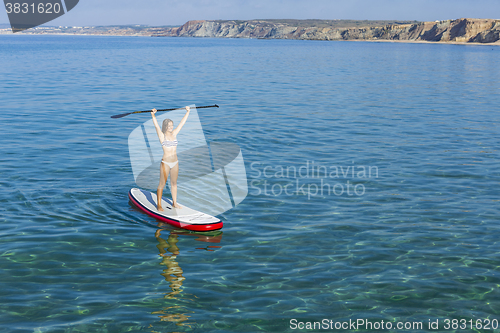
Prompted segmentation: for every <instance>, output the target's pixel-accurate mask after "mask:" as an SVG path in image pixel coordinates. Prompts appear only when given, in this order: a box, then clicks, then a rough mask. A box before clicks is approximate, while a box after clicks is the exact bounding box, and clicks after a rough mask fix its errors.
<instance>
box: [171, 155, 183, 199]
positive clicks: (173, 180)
mask: <svg viewBox="0 0 500 333" xmlns="http://www.w3.org/2000/svg"><path fill="white" fill-rule="evenodd" d="M178 176H179V162H177V164H176V165H175V166H174V167H173V168H172V169H170V192H171V193H172V201H173V204H172V206H173V207H174V208H182V207H181V206H179V205H178V204H177V177H178Z"/></svg>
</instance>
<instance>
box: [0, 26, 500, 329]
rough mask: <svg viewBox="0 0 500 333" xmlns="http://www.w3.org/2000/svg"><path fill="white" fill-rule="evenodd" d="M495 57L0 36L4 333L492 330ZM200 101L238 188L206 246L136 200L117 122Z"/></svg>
mask: <svg viewBox="0 0 500 333" xmlns="http://www.w3.org/2000/svg"><path fill="white" fill-rule="evenodd" d="M499 52H500V49H499V48H498V47H491V46H463V45H435V44H399V43H365V42H320V41H287V40H242V39H241V40H240V39H196V38H193V39H189V38H186V39H184V38H134V37H83V36H74V37H72V36H18V35H15V36H0V59H1V62H0V72H1V78H2V79H1V80H0V97H1V102H2V104H1V109H2V112H1V114H0V133H1V136H0V143H1V145H0V156H1V159H0V172H1V178H0V212H1V213H0V265H1V266H0V267H1V270H0V290H1V296H0V310H1V312H0V332H271V331H274V332H298V331H307V330H300V329H299V328H298V326H295V327H297V329H294V328H295V327H294V325H298V323H299V322H300V323H302V325H307V322H320V321H322V320H323V319H327V320H328V321H330V320H331V321H332V322H333V323H344V322H348V321H349V320H350V319H351V320H358V319H364V320H365V321H371V322H372V323H379V324H380V323H381V322H382V320H383V321H384V323H387V322H390V323H391V325H393V327H392V329H385V330H383V331H386V332H403V331H404V332H421V331H437V330H430V329H429V328H428V325H429V320H430V321H431V322H435V321H436V320H438V325H439V330H440V331H447V332H452V331H456V332H458V331H460V332H464V331H473V330H474V329H471V328H470V324H471V323H473V324H474V325H476V324H477V323H479V321H478V320H481V321H482V322H481V323H483V325H489V326H488V327H489V328H490V329H489V330H488V329H485V328H484V327H483V328H481V327H479V326H477V325H476V326H475V327H476V331H488V332H493V331H499V330H498V329H497V330H493V328H495V327H498V325H499V324H498V322H496V325H495V320H497V321H498V320H500V292H499V285H500V268H499V267H500V255H499V253H500V242H499V241H498V239H499V237H498V235H499V232H500V228H499V223H500V218H499V209H498V205H499V200H500V199H499V195H500V191H499V184H500V172H499V170H498V165H499V162H500V156H499V152H498V149H497V146H498V138H499V131H498V128H499V125H500V124H499V123H500V113H499V112H498V111H499V105H500V97H499V96H500V94H499V93H500V90H499V89H500V68H499V67H498V59H499ZM192 103H195V104H197V105H210V104H214V103H217V104H219V105H220V106H221V107H220V108H219V109H203V110H202V109H200V110H198V114H199V116H200V119H201V122H202V124H203V128H204V131H205V136H206V138H207V139H208V140H209V141H214V142H217V141H225V142H232V143H235V144H237V145H238V146H240V147H241V149H242V152H243V157H244V160H245V166H246V171H247V178H248V185H249V194H248V196H247V198H246V199H245V200H244V201H243V202H242V203H241V204H239V205H238V206H237V207H235V208H234V209H232V210H230V211H227V212H226V213H224V214H222V215H220V216H219V217H220V218H221V219H222V220H223V221H224V228H223V229H222V231H221V232H219V233H211V234H208V235H199V234H186V233H182V232H180V231H179V230H176V229H174V228H171V227H169V226H166V225H161V224H159V223H158V221H155V220H154V219H153V218H150V217H149V216H147V215H144V214H143V213H141V212H140V211H138V210H137V209H135V208H134V207H132V206H131V205H130V204H129V202H128V198H127V192H128V190H129V189H130V188H132V187H134V186H136V185H135V182H134V177H133V175H132V169H131V165H130V160H129V155H128V143H127V138H128V135H129V134H130V132H131V131H132V130H133V129H135V128H136V127H137V126H139V125H141V124H142V123H143V122H144V121H146V120H148V119H149V117H150V116H149V114H143V115H130V116H127V117H125V118H121V119H111V118H110V116H111V115H114V114H120V113H124V112H130V111H135V110H146V109H149V108H152V107H156V108H169V107H178V106H184V105H189V104H192ZM353 170H354V173H353ZM181 172H182V169H181ZM341 190H342V192H341ZM179 201H180V202H181V203H182V200H181V199H179ZM446 319H448V320H450V321H451V320H456V321H458V322H460V320H462V322H461V323H463V322H465V323H466V325H468V326H466V328H465V329H460V328H457V326H455V327H449V328H448V327H446ZM293 320H296V321H293ZM471 320H472V321H471ZM488 321H489V322H488ZM398 322H401V323H408V322H410V323H413V322H417V323H419V322H420V323H422V324H423V326H422V329H420V328H418V326H416V327H410V326H406V327H407V329H402V328H400V329H397V328H396V325H397V323H398ZM450 325H451V322H450ZM300 327H302V326H300ZM304 327H306V326H304ZM402 327H404V326H402ZM344 328H345V327H344ZM341 330H342V329H341ZM358 330H360V331H375V329H370V328H368V329H367V327H365V326H360V327H358ZM309 331H311V330H309ZM316 331H320V330H319V329H317V330H316ZM321 331H323V330H321ZM331 331H335V327H333V329H332V330H331ZM339 331H340V330H339ZM343 331H355V329H353V328H352V327H349V328H347V329H344V330H343Z"/></svg>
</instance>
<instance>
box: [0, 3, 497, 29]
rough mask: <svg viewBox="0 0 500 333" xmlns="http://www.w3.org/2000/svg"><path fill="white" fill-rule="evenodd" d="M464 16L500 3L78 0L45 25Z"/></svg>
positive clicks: (492, 14) (490, 14)
mask: <svg viewBox="0 0 500 333" xmlns="http://www.w3.org/2000/svg"><path fill="white" fill-rule="evenodd" d="M12 1H15V0H12ZM19 1H20V0H19ZM462 17H467V18H492V19H500V0H342V1H340V0H80V2H79V3H78V5H77V6H76V7H75V8H74V9H73V10H71V11H70V12H68V13H67V14H65V15H63V16H61V17H59V18H57V19H55V20H53V21H51V22H48V23H47V24H46V25H50V26H59V25H62V26H95V25H128V24H143V25H151V26H162V25H182V24H184V23H185V22H187V21H189V20H219V19H222V20H250V19H328V20H332V19H353V20H407V21H412V20H417V21H435V20H448V19H458V18H462ZM0 23H9V20H8V18H7V13H6V12H5V11H0Z"/></svg>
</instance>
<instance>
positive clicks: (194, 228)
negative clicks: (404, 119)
mask: <svg viewBox="0 0 500 333" xmlns="http://www.w3.org/2000/svg"><path fill="white" fill-rule="evenodd" d="M128 197H129V199H130V200H131V201H132V202H133V203H134V204H135V205H136V206H137V207H138V208H139V209H140V210H142V211H143V212H145V213H146V214H148V215H150V216H153V217H154V218H156V219H158V220H160V221H163V222H166V223H168V224H170V225H173V226H174V227H177V228H181V229H186V230H191V231H212V230H217V229H221V228H222V221H220V222H217V223H211V224H189V223H182V222H179V221H177V220H172V219H169V218H166V217H165V216H162V215H159V214H156V213H155V212H152V211H150V210H149V209H148V208H146V207H144V206H143V205H142V204H141V203H140V202H139V201H137V200H136V199H135V198H134V197H133V196H132V194H131V193H130V192H129V193H128Z"/></svg>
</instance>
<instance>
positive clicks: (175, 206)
mask: <svg viewBox="0 0 500 333" xmlns="http://www.w3.org/2000/svg"><path fill="white" fill-rule="evenodd" d="M172 207H174V208H177V209H181V208H182V207H181V206H179V205H178V204H177V203H174V204H173V205H172Z"/></svg>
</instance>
